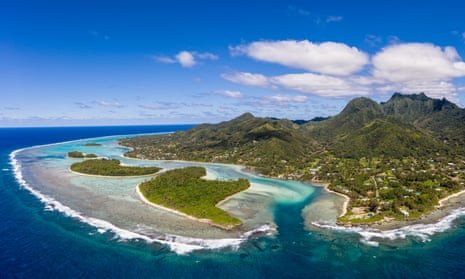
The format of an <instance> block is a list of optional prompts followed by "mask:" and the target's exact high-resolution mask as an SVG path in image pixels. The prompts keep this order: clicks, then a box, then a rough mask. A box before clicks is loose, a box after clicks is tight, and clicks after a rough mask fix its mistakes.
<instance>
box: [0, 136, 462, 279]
mask: <svg viewBox="0 0 465 279" xmlns="http://www.w3.org/2000/svg"><path fill="white" fill-rule="evenodd" d="M83 137H84V136H83ZM121 137H122V136H112V137H103V138H93V139H89V140H79V141H72V142H66V143H60V144H53V145H45V146H39V147H33V148H26V149H22V150H19V151H15V152H13V153H12V154H11V156H10V158H9V160H10V162H11V163H12V167H11V171H12V174H14V177H12V178H15V179H16V180H17V182H19V185H20V186H21V187H20V188H18V190H14V188H12V190H11V191H12V192H11V193H10V192H6V193H3V192H2V195H10V196H15V198H13V199H11V198H10V199H5V202H4V203H3V204H2V206H7V205H8V206H9V204H10V203H13V204H14V206H12V208H14V209H15V210H12V211H10V212H11V214H13V215H12V216H17V217H16V218H15V219H14V220H16V221H14V222H13V220H11V221H10V219H9V218H4V219H5V222H6V223H5V225H4V226H5V227H7V228H9V227H8V226H6V224H9V223H8V222H13V223H14V224H17V223H18V222H20V220H23V219H24V218H27V219H26V220H29V221H27V223H21V224H22V227H21V229H20V228H19V226H14V228H15V230H16V232H19V233H17V234H12V233H7V234H3V235H4V238H7V237H8V238H9V239H10V238H11V239H15V240H14V241H8V242H0V244H2V247H1V248H3V252H2V253H3V254H0V256H2V255H11V257H8V258H5V257H1V258H0V259H1V260H2V262H4V263H6V264H7V263H10V264H8V265H7V266H5V269H4V270H7V271H8V270H13V271H14V272H12V273H5V274H6V275H11V274H25V275H33V274H34V275H39V276H40V277H45V276H47V277H55V276H53V275H56V277H58V276H63V275H65V276H66V275H68V276H87V277H93V276H94V275H95V276H110V275H111V276H113V277H155V278H173V277H184V278H200V277H201V278H210V277H214V278H218V277H223V278H237V277H243V278H283V277H286V278H302V277H318V278H321V277H332V278H334V277H337V278H359V277H372V276H375V277H378V278H405V277H410V278H412V277H417V278H425V277H457V276H458V277H460V274H464V273H463V270H464V268H463V264H462V260H461V259H463V255H465V248H463V247H464V245H463V243H464V240H465V237H464V236H465V233H464V228H465V226H464V222H463V218H459V217H460V216H461V215H462V214H463V211H462V210H460V209H459V210H456V211H455V212H453V213H452V214H451V215H449V216H447V217H445V218H443V219H441V220H439V221H438V222H437V223H435V224H424V225H423V224H419V225H414V226H409V227H405V228H402V229H398V230H392V231H387V232H379V231H373V230H366V229H365V230H362V229H344V228H340V227H337V226H335V225H334V221H335V218H336V216H337V215H338V214H339V213H340V204H341V203H342V200H341V197H339V196H337V195H334V194H331V193H328V192H326V191H325V190H324V189H322V188H321V187H317V186H315V185H310V184H305V183H301V182H296V181H285V180H276V179H269V178H264V177H260V176H256V175H253V174H250V173H247V172H245V171H243V170H242V169H241V167H239V166H232V165H221V164H203V163H193V162H173V161H142V160H134V159H128V158H123V157H122V154H124V152H125V151H126V150H127V149H126V148H124V147H122V146H119V145H118V144H117V141H118V139H119V138H121ZM87 142H98V143H101V144H102V146H97V147H88V146H84V144H85V143H87ZM72 150H79V151H83V152H89V153H95V154H97V155H99V156H102V157H108V158H117V159H120V160H121V161H122V162H123V163H125V164H129V165H141V166H149V165H150V166H152V165H153V166H159V167H162V168H179V167H185V166H190V165H200V166H204V167H206V168H207V171H208V178H209V179H211V178H217V179H236V178H238V177H244V178H247V179H249V180H250V181H251V183H252V187H251V188H250V189H249V190H247V191H245V192H242V193H239V194H237V195H235V196H234V197H233V198H232V199H230V200H229V201H228V202H227V203H224V204H222V205H221V207H222V208H223V209H225V210H227V211H228V212H230V213H231V214H233V215H235V216H237V217H238V218H240V219H241V220H242V221H243V223H244V226H243V228H242V229H241V230H239V231H234V232H227V231H223V230H221V229H217V228H214V227H211V226H209V225H206V224H202V223H198V222H195V221H192V220H188V219H185V218H183V217H180V216H177V215H174V214H171V213H168V212H164V211H162V210H158V209H155V208H153V207H150V206H147V205H145V204H144V203H142V202H141V201H140V200H139V198H138V196H137V194H136V192H135V187H136V185H137V184H138V183H140V182H141V181H143V180H144V179H147V178H146V177H144V178H127V179H121V178H97V177H88V176H81V175H77V174H73V173H71V172H69V170H68V168H69V165H70V164H71V163H72V162H74V160H76V159H69V158H67V157H66V153H67V152H68V151H72ZM8 171H9V168H8V169H7V168H4V172H5V173H8ZM12 178H11V179H12ZM11 179H10V178H8V176H5V180H4V181H6V184H5V185H7V186H11V185H12V184H11V183H12V181H13V180H11ZM24 190H27V191H24ZM9 191H10V190H9ZM25 193H32V194H33V195H32V196H31V198H28V197H25V196H24V195H25ZM13 194H14V195H13ZM16 196H17V197H16ZM37 200H39V201H40V202H37ZM16 211H19V212H23V213H27V215H24V214H22V215H15V214H19V213H16ZM8 216H9V215H8ZM25 216H27V217H25ZM315 225H317V226H315ZM30 230H32V231H30ZM3 231H5V232H8V230H6V229H4V230H3ZM24 231H26V232H28V233H25V232H24ZM14 235H20V236H21V237H20V238H19V239H18V237H14ZM26 240H27V241H26ZM15 241H16V242H15ZM5 243H11V244H12V245H6V244H5ZM14 243H17V244H16V245H15V244H14ZM23 243H24V244H23ZM18 249H19V250H18ZM41 249H42V250H41ZM43 249H45V250H43ZM12 251H15V252H12ZM23 251H26V252H29V253H23ZM39 251H42V252H39ZM7 252H9V253H7ZM15 254H17V255H21V257H16V256H15ZM26 259H29V260H28V261H27V262H28V263H29V264H27V263H26V262H25V261H26ZM11 263H17V265H14V264H11ZM20 263H21V264H20ZM56 263H60V264H59V265H57V266H54V264H56ZM44 265H47V266H48V267H49V268H39V267H43V266H44ZM52 267H53V268H52ZM21 271H24V273H21ZM0 274H3V273H1V272H0Z"/></svg>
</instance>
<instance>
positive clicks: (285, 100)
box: [265, 95, 308, 104]
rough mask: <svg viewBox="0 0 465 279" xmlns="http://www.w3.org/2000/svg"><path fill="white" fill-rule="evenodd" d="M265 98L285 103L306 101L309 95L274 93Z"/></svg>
mask: <svg viewBox="0 0 465 279" xmlns="http://www.w3.org/2000/svg"><path fill="white" fill-rule="evenodd" d="M265 100H268V101H271V102H275V103H279V104H283V103H305V102H307V100H308V97H307V96H303V95H298V96H291V95H274V96H270V97H265Z"/></svg>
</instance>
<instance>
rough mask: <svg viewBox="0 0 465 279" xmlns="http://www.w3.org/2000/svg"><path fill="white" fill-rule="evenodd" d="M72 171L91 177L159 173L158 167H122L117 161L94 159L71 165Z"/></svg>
mask: <svg viewBox="0 0 465 279" xmlns="http://www.w3.org/2000/svg"><path fill="white" fill-rule="evenodd" d="M71 170H72V171H75V172H78V173H83V174H90V175H103V176H138V175H147V174H154V173H157V172H158V171H159V170H160V168H157V167H129V166H121V164H120V161H119V160H116V159H112V160H108V159H93V160H86V161H83V162H79V163H74V164H72V165H71Z"/></svg>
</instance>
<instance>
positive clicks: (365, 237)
mask: <svg viewBox="0 0 465 279" xmlns="http://www.w3.org/2000/svg"><path fill="white" fill-rule="evenodd" d="M464 215H465V208H458V209H454V210H452V211H451V212H450V213H449V214H448V215H447V216H444V217H442V218H441V219H439V220H438V221H437V222H435V223H429V224H421V223H420V224H413V225H408V226H404V227H401V228H397V229H392V230H385V231H382V230H378V229H371V228H361V227H344V226H339V225H336V224H328V223H322V222H312V224H313V225H314V226H316V227H320V228H325V229H331V230H337V231H346V232H352V233H357V234H359V235H360V236H361V238H360V241H361V242H362V243H364V244H367V245H371V246H378V245H379V242H378V240H381V239H386V240H395V239H406V238H407V237H412V238H416V239H419V240H421V241H423V242H425V241H429V240H431V236H432V235H434V234H436V233H440V232H444V231H446V230H448V229H450V228H452V226H453V224H454V221H455V220H456V219H457V218H459V217H461V216H464Z"/></svg>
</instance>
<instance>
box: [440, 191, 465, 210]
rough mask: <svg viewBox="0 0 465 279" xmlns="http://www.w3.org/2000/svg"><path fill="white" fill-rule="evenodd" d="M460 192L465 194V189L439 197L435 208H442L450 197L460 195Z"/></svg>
mask: <svg viewBox="0 0 465 279" xmlns="http://www.w3.org/2000/svg"><path fill="white" fill-rule="evenodd" d="M462 194H465V190H462V191H459V192H457V193H454V194H450V195H449V196H447V197H445V198H442V199H440V200H439V201H438V205H437V206H436V208H442V207H444V206H446V205H447V203H448V202H449V200H450V199H453V198H455V197H458V196H460V195H462Z"/></svg>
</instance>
